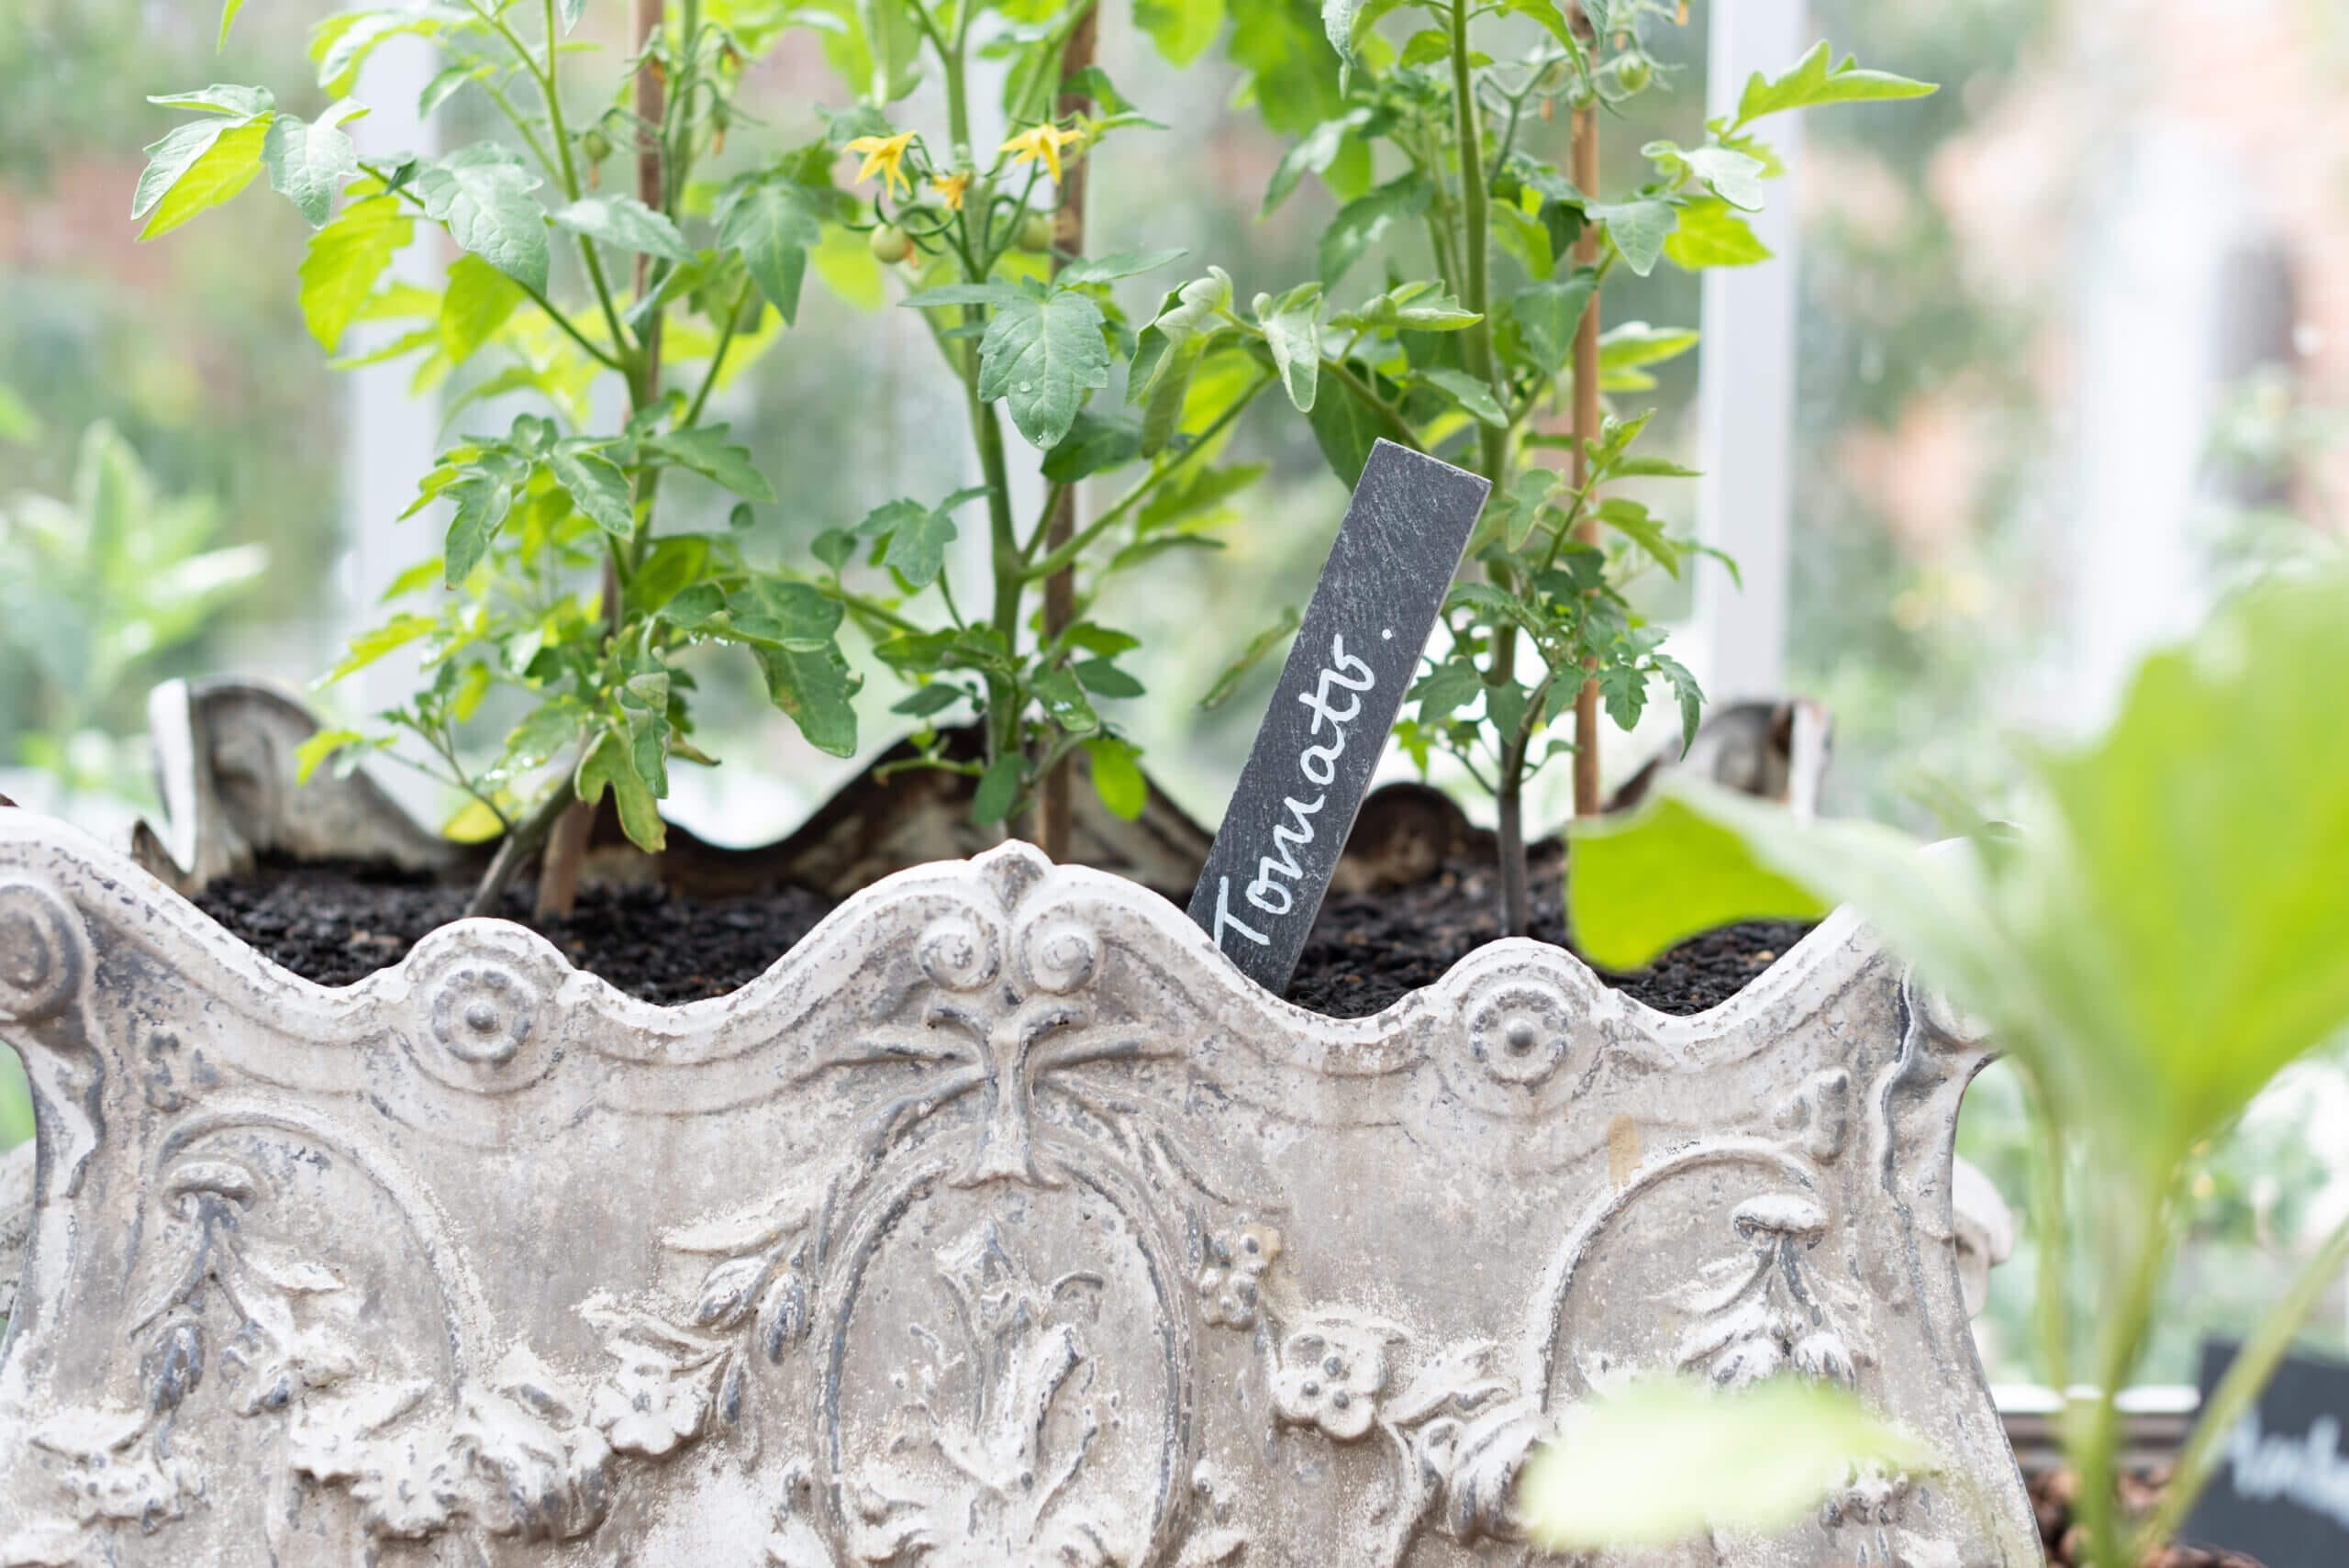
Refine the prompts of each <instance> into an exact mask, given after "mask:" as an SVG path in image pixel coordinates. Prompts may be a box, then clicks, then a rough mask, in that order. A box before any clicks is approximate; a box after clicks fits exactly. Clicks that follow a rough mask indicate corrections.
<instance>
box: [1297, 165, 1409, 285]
mask: <svg viewBox="0 0 2349 1568" xmlns="http://www.w3.org/2000/svg"><path fill="white" fill-rule="evenodd" d="M1434 195H1435V187H1434V186H1433V185H1431V184H1430V183H1428V180H1427V178H1426V176H1424V175H1422V174H1419V173H1416V172H1415V173H1409V174H1405V175H1402V176H1401V177H1399V178H1397V179H1395V180H1390V181H1388V182H1387V183H1386V184H1384V185H1380V186H1379V187H1377V188H1376V189H1375V190H1372V191H1368V192H1365V193H1364V194H1363V195H1359V196H1356V197H1355V198H1354V199H1353V201H1350V202H1348V203H1347V204H1346V205H1345V206H1341V207H1340V208H1339V209H1338V216H1337V217H1333V218H1331V219H1330V227H1329V228H1326V229H1324V230H1322V232H1321V250H1320V261H1321V282H1322V284H1323V285H1324V286H1325V287H1331V288H1334V287H1335V286H1337V282H1338V280H1339V279H1340V278H1341V277H1343V276H1344V275H1345V273H1346V272H1347V270H1348V269H1350V268H1351V267H1353V264H1354V263H1355V262H1356V261H1361V260H1362V257H1363V252H1364V251H1365V250H1369V249H1370V247H1371V245H1372V243H1373V242H1374V241H1375V240H1376V239H1377V238H1378V237H1379V236H1380V235H1381V234H1383V233H1385V232H1386V226H1387V225H1388V224H1391V223H1393V222H1394V221H1395V220H1396V219H1397V218H1410V217H1419V214H1421V213H1423V212H1425V211H1426V210H1427V208H1428V203H1429V202H1430V201H1431V199H1433V197H1434Z"/></svg>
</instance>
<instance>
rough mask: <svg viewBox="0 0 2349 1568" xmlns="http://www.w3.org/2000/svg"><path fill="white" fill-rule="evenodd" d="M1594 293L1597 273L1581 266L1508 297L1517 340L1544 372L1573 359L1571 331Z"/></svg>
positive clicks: (1578, 324) (1558, 369)
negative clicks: (1558, 280) (1564, 275)
mask: <svg viewBox="0 0 2349 1568" xmlns="http://www.w3.org/2000/svg"><path fill="white" fill-rule="evenodd" d="M1596 293H1598V272H1596V271H1595V270H1593V269H1591V268H1589V267H1583V268H1580V269H1578V270H1576V271H1575V274H1574V275H1573V276H1572V277H1569V278H1566V279H1564V280H1562V281H1560V282H1555V283H1539V284H1531V285H1529V286H1528V287H1525V288H1521V289H1520V290H1518V291H1517V293H1515V294H1513V295H1510V296H1509V312H1510V315H1511V317H1513V318H1514V319H1515V321H1516V322H1517V332H1518V337H1519V339H1520V341H1521V342H1523V343H1524V345H1525V351H1526V353H1527V354H1528V355H1529V356H1531V359H1532V361H1533V363H1534V366H1535V368H1537V369H1538V370H1540V371H1541V372H1542V373H1543V374H1544V375H1556V374H1558V373H1560V372H1562V371H1564V369H1565V368H1566V366H1567V364H1568V363H1569V362H1570V361H1572V360H1573V359H1574V357H1575V332H1576V331H1577V330H1578V329H1579V328H1580V327H1581V326H1582V318H1583V313H1584V312H1585V311H1586V310H1587V309H1589V308H1590V298H1591V295H1594V294H1596Z"/></svg>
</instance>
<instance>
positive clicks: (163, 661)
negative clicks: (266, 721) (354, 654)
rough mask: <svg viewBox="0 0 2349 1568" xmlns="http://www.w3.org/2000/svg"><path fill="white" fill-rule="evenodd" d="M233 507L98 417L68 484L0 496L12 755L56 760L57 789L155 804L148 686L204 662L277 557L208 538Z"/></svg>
mask: <svg viewBox="0 0 2349 1568" xmlns="http://www.w3.org/2000/svg"><path fill="white" fill-rule="evenodd" d="M220 521H221V519H220V509H219V507H218V506H217V505H216V504H215V503H214V502H213V500H212V499H211V497H209V496H205V495H161V494H159V493H158V492H157V490H156V487H155V481H154V478H153V476H152V475H151V474H150V473H148V472H147V467H146V465H145V464H144V463H142V462H139V454H138V453H137V452H135V451H133V450H131V449H130V445H129V443H128V442H127V441H125V440H124V439H122V437H121V435H120V434H119V433H117V431H116V430H115V428H114V427H113V426H111V425H108V424H106V423H103V422H101V423H98V424H95V425H92V426H91V427H90V428H88V429H87V430H85V431H83V435H82V440H81V444H80V456H79V457H78V458H77V459H76V461H75V462H74V466H73V473H72V486H71V488H70V490H69V492H68V493H67V494H66V495H17V496H13V497H9V498H7V499H6V500H0V628H5V629H0V734H6V735H8V736H10V737H11V738H12V740H13V741H14V755H13V757H12V758H11V762H13V763H14V764H15V765H16V766H17V768H19V769H23V770H29V771H31V772H32V773H37V774H41V775H46V777H47V780H48V788H49V791H50V799H49V800H48V801H46V802H43V801H42V800H41V799H40V795H39V793H37V792H35V791H32V790H28V789H27V788H25V787H24V786H23V785H19V786H18V787H17V789H16V790H14V791H11V792H10V793H12V794H15V795H19V796H20V797H21V798H20V800H19V804H21V805H28V806H31V805H44V806H47V807H48V808H50V809H54V810H57V811H59V812H60V813H61V814H62V815H67V816H75V817H80V816H82V815H83V812H86V811H87V810H90V809H102V807H93V806H82V807H81V809H80V810H77V809H76V806H77V802H78V801H79V799H80V797H84V796H96V797H100V799H101V800H102V801H103V800H105V799H106V798H108V797H113V798H118V799H120V800H122V801H125V802H130V803H136V804H139V805H147V804H150V803H151V801H152V799H153V795H154V792H153V789H152V787H151V782H150V776H149V769H148V763H147V756H146V750H145V747H144V744H143V742H144V739H145V728H146V706H147V693H148V691H149V690H150V688H151V687H152V686H153V684H155V682H156V681H157V680H159V679H161V678H163V677H165V676H167V675H172V674H182V673H191V672H194V671H195V670H199V669H201V667H202V663H201V661H202V659H203V655H204V648H203V639H204V637H205V634H206V631H207V629H208V628H210V626H211V625H212V623H213V619H214V617H216V616H217V615H218V614H219V613H220V612H221V611H222V610H223V609H225V608H227V607H228V606H229V605H230V604H232V603H233V602H234V601H235V600H236V599H237V598H238V597H239V595H243V594H244V593H246V592H247V591H248V590H250V588H251V587H252V585H253V584H254V583H255V582H257V581H258V580H259V579H260V577H261V574H262V571H263V570H264V569H265V568H266V567H267V566H268V564H269V551H268V550H267V549H266V548H265V547H264V546H262V545H258V544H238V545H229V546H227V547H225V548H222V549H217V550H215V549H210V548H208V547H209V546H210V545H211V544H212V543H213V541H214V539H216V538H217V535H218V533H219V531H220Z"/></svg>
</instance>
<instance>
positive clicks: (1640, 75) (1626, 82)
mask: <svg viewBox="0 0 2349 1568" xmlns="http://www.w3.org/2000/svg"><path fill="white" fill-rule="evenodd" d="M1654 80H1655V68H1654V67H1653V66H1652V65H1650V64H1649V63H1648V61H1647V60H1646V59H1645V58H1644V57H1643V56H1641V55H1636V54H1634V55H1629V56H1626V57H1625V58H1624V59H1621V60H1619V61H1616V62H1615V84H1616V85H1617V86H1619V87H1620V88H1622V89H1623V91H1625V92H1626V93H1644V92H1646V91H1647V85H1648V83H1650V82H1653V81H1654Z"/></svg>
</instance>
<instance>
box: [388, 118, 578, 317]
mask: <svg viewBox="0 0 2349 1568" xmlns="http://www.w3.org/2000/svg"><path fill="white" fill-rule="evenodd" d="M539 183H540V182H539V177H538V176H537V175H536V174H533V173H531V172H529V170H528V169H525V168H524V167H522V162H521V160H520V159H518V158H517V157H516V156H515V155H514V154H513V153H511V152H509V151H507V150H506V149H504V148H502V147H498V146H495V145H494V144H492V143H489V142H475V143H474V144H473V146H471V147H461V148H459V149H458V150H456V151H454V152H452V153H451V154H449V156H448V157H446V158H443V159H441V160H440V161H438V162H430V163H426V164H425V165H423V167H422V168H420V169H419V170H417V175H416V194H417V197H418V199H420V200H421V201H422V202H423V203H424V211H425V215H426V216H427V217H430V218H432V219H433V220H434V221H435V222H438V223H441V224H445V225H446V226H447V227H448V229H449V235H450V238H451V239H454V240H456V242H457V243H458V244H459V245H461V246H462V247H463V248H464V249H465V250H470V251H472V252H473V254H474V255H476V256H479V257H480V258H481V259H482V260H484V261H487V262H488V263H489V264H490V265H491V266H493V267H495V268H496V269H497V270H498V271H499V272H504V273H505V274H506V275H507V277H509V278H512V279H513V280H514V281H515V282H517V283H519V284H524V285H526V286H528V287H529V288H530V289H532V290H534V291H536V292H538V293H540V294H544V293H545V292H546V288H547V263H548V260H549V256H550V250H551V248H550V246H549V245H548V242H547V215H546V209H545V208H544V207H542V206H540V205H539V204H538V202H537V200H536V199H535V198H533V197H532V196H531V195H530V193H531V192H532V191H535V190H537V189H538V188H539Z"/></svg>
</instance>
